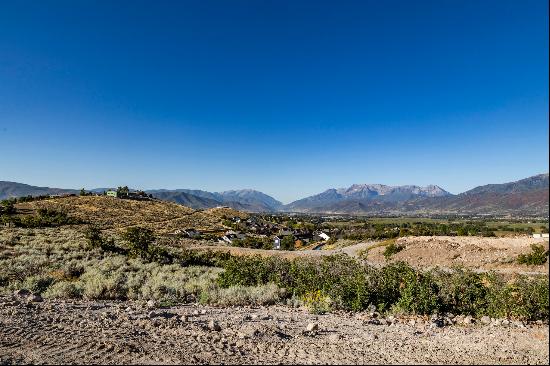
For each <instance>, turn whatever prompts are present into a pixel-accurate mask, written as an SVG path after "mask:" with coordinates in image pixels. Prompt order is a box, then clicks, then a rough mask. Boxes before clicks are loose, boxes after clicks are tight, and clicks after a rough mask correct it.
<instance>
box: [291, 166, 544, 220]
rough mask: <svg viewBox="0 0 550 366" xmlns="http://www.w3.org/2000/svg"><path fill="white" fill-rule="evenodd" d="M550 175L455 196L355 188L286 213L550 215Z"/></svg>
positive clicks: (430, 190) (431, 190) (433, 190)
mask: <svg viewBox="0 0 550 366" xmlns="http://www.w3.org/2000/svg"><path fill="white" fill-rule="evenodd" d="M548 188H549V184H548V173H545V174H539V175H535V176H532V177H529V178H525V179H522V180H519V181H516V182H510V183H503V184H488V185H484V186H480V187H476V188H474V189H471V190H469V191H467V192H464V193H461V194H458V195H453V194H450V193H449V192H447V191H445V190H443V189H442V188H440V187H438V186H432V185H430V186H427V187H417V186H399V187H391V186H384V185H380V184H371V185H352V186H351V187H349V188H340V189H334V188H332V189H328V190H326V191H324V192H322V193H320V194H317V195H313V196H310V197H306V198H304V199H301V200H297V201H294V202H292V203H290V204H288V205H285V206H283V208H282V210H285V211H292V212H304V213H330V214H354V215H361V214H376V213H389V214H407V213H409V214H447V213H464V214H480V213H483V214H511V213H514V214H517V213H525V214H535V215H547V214H548Z"/></svg>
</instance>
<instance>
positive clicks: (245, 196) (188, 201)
mask: <svg viewBox="0 0 550 366" xmlns="http://www.w3.org/2000/svg"><path fill="white" fill-rule="evenodd" d="M146 192H147V193H150V194H152V195H153V197H156V198H159V199H163V200H167V201H172V202H176V203H180V204H182V205H186V206H189V207H191V208H197V209H199V208H200V209H202V208H212V207H216V206H229V207H231V208H234V209H236V210H241V211H249V212H273V211H277V210H278V209H279V208H280V207H281V206H282V205H283V204H282V202H279V201H277V200H276V199H274V198H273V197H271V196H268V195H267V194H265V193H263V192H259V191H256V190H253V189H241V190H231V191H224V192H208V191H202V190H198V189H175V190H167V189H160V190H148V191H146Z"/></svg>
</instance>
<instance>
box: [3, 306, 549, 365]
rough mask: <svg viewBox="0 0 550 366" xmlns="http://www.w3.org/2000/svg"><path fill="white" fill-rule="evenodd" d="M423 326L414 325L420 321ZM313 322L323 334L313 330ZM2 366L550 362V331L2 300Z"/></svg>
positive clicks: (290, 311)
mask: <svg viewBox="0 0 550 366" xmlns="http://www.w3.org/2000/svg"><path fill="white" fill-rule="evenodd" d="M413 323H414V324H413ZM308 325H309V326H310V327H311V328H315V327H316V326H317V327H318V329H316V330H315V329H313V330H312V331H311V332H308V331H306V328H307V327H308ZM0 330H1V331H0V364H28V363H33V364H57V363H59V364H68V363H77V364H91V363H94V364H98V363H99V364H181V363H184V364H204V363H210V364H221V363H225V364H227V363H231V364H280V363H283V364H293V363H298V364H326V363H328V364H346V363H349V364H379V363H380V364H395V363H400V364H403V363H414V364H418V363H422V364H548V362H549V351H548V345H549V342H548V331H549V329H548V325H547V324H546V325H543V324H524V323H519V322H512V323H511V324H510V325H497V324H495V323H494V322H493V324H482V323H481V322H480V321H477V322H475V323H474V324H470V325H464V324H460V325H459V324H456V325H448V326H439V327H438V326H434V323H433V322H432V321H431V320H430V319H429V318H420V317H417V318H414V322H413V319H412V318H411V319H405V318H399V319H398V320H393V319H381V320H379V319H375V318H372V317H371V316H369V315H367V313H365V312H363V313H355V314H348V313H331V314H327V315H314V314H310V313H308V312H306V311H305V310H300V309H295V308H290V307H284V306H270V307H255V308H251V307H228V308H214V307H202V306H195V305H188V306H175V307H169V308H164V309H150V308H148V307H147V306H146V304H143V303H139V302H133V301H125V302H120V301H119V302H114V301H113V302H108V301H107V302H103V301H102V302H89V301H74V302H63V301H51V300H47V301H43V302H27V301H22V300H21V299H18V298H15V297H12V296H2V297H0Z"/></svg>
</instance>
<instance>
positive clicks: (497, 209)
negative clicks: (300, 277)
mask: <svg viewBox="0 0 550 366" xmlns="http://www.w3.org/2000/svg"><path fill="white" fill-rule="evenodd" d="M106 189H108V188H96V189H93V190H92V191H96V192H98V191H103V190H106ZM548 189H549V184H548V173H545V174H539V175H536V176H532V177H529V178H525V179H522V180H519V181H516V182H511V183H504V184H488V185H484V186H479V187H476V188H474V189H471V190H469V191H466V192H464V193H460V194H458V195H453V194H451V193H449V192H447V191H446V190H444V189H443V188H441V187H439V186H436V185H428V186H425V187H419V186H415V185H405V186H387V185H383V184H354V185H352V186H350V187H348V188H330V189H327V190H326V191H324V192H321V193H319V194H316V195H313V196H310V197H306V198H303V199H300V200H297V201H294V202H292V203H289V204H287V205H283V204H282V203H281V202H280V201H278V200H276V199H274V198H273V197H271V196H269V195H267V194H265V193H262V192H259V191H256V190H252V189H242V190H231V191H224V192H208V191H202V190H193V189H175V190H168V189H157V190H148V191H146V192H147V193H149V194H152V195H153V196H154V197H156V198H159V199H162V200H166V201H172V202H176V203H179V204H182V205H184V206H188V207H191V208H195V209H205V208H211V207H216V206H229V207H231V208H234V209H237V210H241V211H249V212H301V213H321V214H327V213H328V214H352V215H364V214H369V215H374V214H456V213H463V214H497V215H500V214H533V215H548ZM78 192H79V190H75V189H61V188H49V187H36V186H30V185H27V184H22V183H15V182H6V181H0V199H5V198H8V197H17V196H27V195H33V196H37V195H44V194H63V193H77V194H78Z"/></svg>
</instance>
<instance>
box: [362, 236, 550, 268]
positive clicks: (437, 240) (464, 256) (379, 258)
mask: <svg viewBox="0 0 550 366" xmlns="http://www.w3.org/2000/svg"><path fill="white" fill-rule="evenodd" d="M397 243H398V244H401V245H404V247H405V248H404V249H403V250H402V251H400V252H399V253H397V254H395V255H393V256H392V260H394V261H405V262H407V263H409V264H410V265H412V266H415V267H422V268H427V267H428V268H429V267H434V266H440V267H452V266H455V265H459V266H464V267H467V268H471V269H480V270H496V271H500V272H537V273H545V274H548V262H546V263H545V264H544V265H541V266H528V265H519V264H517V263H516V260H517V257H518V255H520V254H528V253H530V252H531V244H542V245H543V246H544V247H545V248H546V249H548V239H535V238H531V237H525V236H523V237H516V238H484V237H469V236H466V237H465V236H419V237H403V238H399V239H398V240H397ZM383 252H384V248H375V249H373V250H371V251H369V254H368V257H367V259H368V260H369V261H374V262H379V263H385V262H386V261H385V259H384V256H383Z"/></svg>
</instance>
